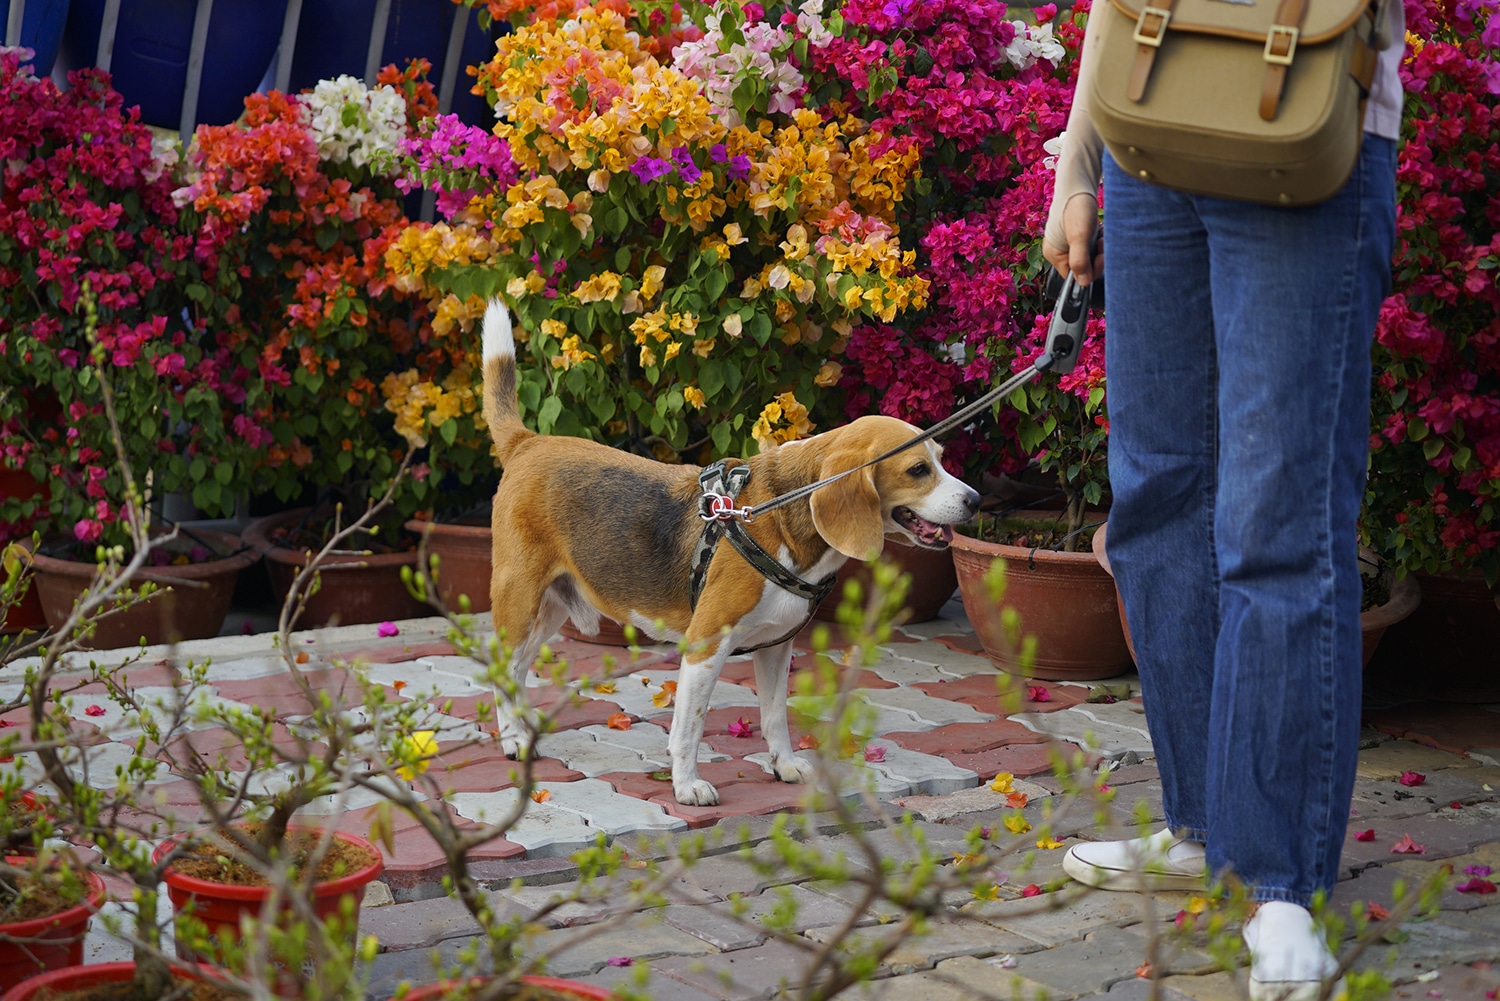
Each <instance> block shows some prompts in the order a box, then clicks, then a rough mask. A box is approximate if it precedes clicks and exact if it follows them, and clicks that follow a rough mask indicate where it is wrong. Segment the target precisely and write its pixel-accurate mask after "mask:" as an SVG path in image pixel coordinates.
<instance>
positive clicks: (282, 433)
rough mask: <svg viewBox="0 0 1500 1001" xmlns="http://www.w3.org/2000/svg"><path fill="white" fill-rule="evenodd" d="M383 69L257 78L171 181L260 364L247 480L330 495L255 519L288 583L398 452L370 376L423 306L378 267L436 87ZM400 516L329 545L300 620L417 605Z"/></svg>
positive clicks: (280, 586) (221, 299) (207, 130)
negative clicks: (251, 475)
mask: <svg viewBox="0 0 1500 1001" xmlns="http://www.w3.org/2000/svg"><path fill="white" fill-rule="evenodd" d="M381 80H382V81H385V82H382V83H380V84H378V85H377V86H375V87H373V88H367V87H365V86H364V84H362V83H360V82H359V81H357V80H355V79H354V78H352V77H341V78H339V79H338V80H325V81H322V82H320V83H319V84H318V85H317V86H316V87H315V88H313V89H312V90H311V91H309V92H308V93H305V94H301V95H294V96H287V95H282V94H279V93H274V92H273V93H271V94H264V95H261V94H252V95H251V96H250V97H248V98H246V100H245V109H246V110H245V115H244V117H243V119H242V120H241V121H240V122H236V123H234V124H230V125H224V126H203V127H201V128H200V129H199V130H198V133H197V136H196V138H195V143H194V145H193V148H192V151H191V153H190V155H189V158H188V165H187V174H186V178H185V179H186V181H187V182H188V183H186V184H185V185H184V186H183V187H182V188H181V189H180V190H179V191H178V193H177V197H178V198H179V199H180V200H183V201H190V202H191V204H192V205H193V206H194V207H195V208H196V209H197V210H198V211H200V212H202V213H203V217H204V221H203V226H202V235H201V239H200V247H201V249H202V250H203V251H204V252H205V253H209V254H211V256H212V258H213V259H214V260H215V261H217V269H216V271H215V272H214V275H213V277H214V279H215V282H214V285H213V287H212V288H211V289H208V290H206V291H205V293H204V294H205V295H206V296H208V297H209V298H210V300H211V302H212V303H213V306H214V308H215V309H216V311H218V312H219V313H221V314H222V315H223V316H224V317H225V322H226V324H227V326H228V327H229V329H230V330H231V331H232V336H233V337H234V338H235V339H236V341H237V342H238V343H241V344H244V345H248V346H250V347H251V348H252V349H253V354H254V355H255V356H256V357H257V359H258V364H259V365H260V367H261V371H262V372H263V374H264V376H265V384H264V392H262V393H260V394H258V395H257V396H256V398H255V400H254V403H255V405H256V406H257V408H258V410H259V412H260V414H261V416H262V423H261V425H260V427H259V428H258V429H257V431H258V433H259V439H258V443H259V444H261V445H262V446H263V448H262V451H261V453H260V454H261V458H262V461H261V462H260V463H259V464H258V466H257V467H256V470H255V474H256V480H255V484H254V485H255V487H256V489H259V490H264V491H266V492H269V493H271V494H273V495H274V496H275V497H276V498H278V499H280V500H281V501H283V502H285V501H292V500H295V499H296V498H299V497H303V496H308V495H311V496H312V497H314V498H315V499H316V501H317V507H318V508H319V510H317V511H315V512H312V513H311V517H308V515H309V512H307V511H300V510H299V511H296V512H295V513H282V514H278V515H272V516H270V518H269V519H267V520H264V521H262V522H260V523H257V524H256V525H253V526H251V527H250V529H248V530H247V535H249V536H251V537H253V539H254V544H255V545H256V546H257V547H258V548H260V549H261V550H262V551H264V552H265V553H266V554H267V558H268V559H269V560H270V562H271V566H270V570H271V578H272V583H273V586H274V588H275V590H276V593H277V596H278V598H279V597H281V596H284V595H285V593H286V590H287V587H288V585H289V584H290V581H291V577H292V575H293V574H294V573H295V572H296V570H298V569H300V568H301V567H302V566H304V565H305V564H306V552H307V550H308V548H309V546H310V547H311V548H312V549H314V550H316V549H321V548H322V543H323V541H324V540H326V539H327V538H328V537H329V536H330V535H331V534H333V532H334V531H337V530H338V528H339V527H342V526H341V525H338V524H336V523H335V512H334V508H335V506H336V505H337V504H338V503H339V502H343V503H344V504H345V505H346V508H347V509H349V510H355V509H362V508H363V507H364V506H365V505H366V504H368V503H369V502H370V501H371V500H373V499H374V498H376V497H378V496H380V494H381V493H382V492H383V491H384V490H385V488H386V486H387V485H388V484H389V483H390V482H391V481H392V480H393V478H394V475H395V471H396V469H397V468H398V467H399V466H400V464H401V461H402V459H403V457H404V453H405V449H404V447H403V445H404V442H403V440H402V438H401V437H400V436H399V435H397V434H396V433H395V431H394V429H393V421H392V418H391V415H390V414H389V413H388V412H387V411H386V410H385V409H384V408H383V407H382V406H381V405H380V403H381V401H380V398H379V394H378V390H377V386H378V384H379V382H380V381H381V380H382V379H383V378H384V377H385V376H386V374H387V373H388V372H390V371H391V370H393V369H394V368H395V367H396V360H397V358H398V357H400V356H401V355H403V354H405V353H408V352H411V351H412V350H414V340H413V338H414V336H415V334H414V331H415V330H417V329H419V328H421V327H422V326H424V325H425V324H426V319H425V316H424V308H423V303H422V302H421V301H420V300H411V297H409V296H408V295H407V294H406V293H405V292H403V291H402V290H401V289H399V288H396V287H394V286H392V285H391V284H390V283H389V282H388V281H387V280H386V279H385V276H384V268H383V263H382V260H383V257H384V254H385V251H386V248H387V246H389V244H390V243H391V242H392V241H393V240H395V239H396V238H397V237H398V235H399V234H400V233H401V231H402V229H403V227H404V226H405V225H406V218H405V214H404V209H403V205H402V201H401V197H400V192H398V191H397V189H396V187H395V185H394V183H393V181H392V178H391V176H390V175H391V161H392V158H393V157H394V154H395V150H396V146H397V143H398V142H399V141H400V140H401V139H402V138H403V137H404V136H405V135H406V132H407V129H408V127H409V125H410V124H411V123H414V122H416V121H418V120H420V118H421V117H422V116H424V115H427V114H430V113H431V111H432V110H433V109H434V107H435V102H434V101H433V99H432V88H431V85H430V84H428V83H427V82H426V80H425V79H424V78H423V76H422V73H421V67H420V66H418V67H412V68H410V69H409V70H408V71H406V72H404V73H403V72H398V71H397V70H396V68H395V67H393V66H391V67H386V69H385V70H383V71H382V73H381ZM409 300H410V301H409ZM398 503H400V501H399V500H398ZM407 510H408V511H409V510H410V507H408V508H407ZM401 521H402V519H401V518H400V517H398V516H395V515H394V514H393V516H392V517H391V518H389V519H388V520H387V523H386V524H385V525H383V526H380V527H381V528H383V529H384V531H383V532H382V533H380V534H379V535H375V536H372V537H370V538H368V539H366V540H364V541H365V544H364V545H361V546H357V547H356V548H355V550H354V551H351V552H348V553H341V554H330V555H329V556H328V557H327V558H326V559H325V562H324V567H323V572H324V574H325V575H326V576H327V577H328V586H327V587H325V588H323V589H322V590H321V591H320V593H319V594H317V595H315V596H313V598H312V601H311V604H310V605H309V606H308V608H307V609H306V617H305V620H304V624H306V625H310V626H312V625H322V624H325V623H327V622H329V621H332V620H333V619H335V618H336V619H337V620H338V621H340V622H343V623H346V624H347V623H355V622H371V621H377V622H378V621H382V620H385V619H392V618H410V617H413V616H416V615H420V614H421V613H422V610H421V608H420V606H419V605H417V604H416V603H415V602H413V601H412V600H411V598H410V597H409V596H408V595H407V593H406V591H405V588H404V587H403V586H402V584H401V581H400V570H401V567H403V566H410V565H412V564H413V563H414V562H415V559H416V552H415V545H414V544H407V543H406V541H405V540H404V537H403V535H402V533H401V530H400V524H401ZM345 523H347V519H346V521H345ZM294 528H295V529H296V532H295V533H294V534H295V536H296V537H287V534H286V533H287V532H289V531H291V530H292V529H294ZM288 543H289V544H288ZM370 551H373V552H370Z"/></svg>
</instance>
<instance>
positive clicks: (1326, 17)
mask: <svg viewBox="0 0 1500 1001" xmlns="http://www.w3.org/2000/svg"><path fill="white" fill-rule="evenodd" d="M1370 3H1371V0H1308V3H1307V13H1306V14H1305V15H1304V16H1303V18H1302V32H1301V35H1300V37H1299V39H1298V41H1299V43H1300V44H1302V45H1316V44H1318V43H1319V42H1326V41H1329V40H1330V39H1333V38H1337V37H1338V36H1339V35H1342V34H1343V33H1344V32H1345V31H1348V30H1349V29H1350V28H1351V27H1353V25H1354V22H1355V21H1357V20H1359V16H1360V14H1362V13H1364V11H1365V9H1366V8H1368V7H1369V6H1370ZM1110 4H1111V6H1113V7H1114V8H1115V9H1116V10H1118V11H1119V12H1120V13H1121V14H1123V15H1125V16H1126V17H1128V18H1130V20H1131V21H1135V20H1137V19H1138V18H1139V17H1140V15H1141V8H1143V7H1147V6H1160V2H1158V3H1156V4H1151V3H1149V2H1148V0H1110ZM1280 6H1281V4H1280V3H1279V2H1278V0H1177V2H1176V3H1174V4H1173V5H1172V20H1171V22H1170V23H1169V24H1168V25H1167V30H1168V31H1191V32H1195V33H1198V34H1204V35H1219V36H1222V37H1225V38H1240V39H1244V40H1245V41H1247V42H1264V41H1265V38H1266V32H1267V31H1269V30H1270V28H1271V25H1272V24H1274V23H1275V21H1276V11H1277V9H1278V8H1279V7H1280Z"/></svg>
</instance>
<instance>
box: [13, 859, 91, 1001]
mask: <svg viewBox="0 0 1500 1001" xmlns="http://www.w3.org/2000/svg"><path fill="white" fill-rule="evenodd" d="M103 903H104V880H102V879H100V878H99V876H98V875H96V874H95V873H92V872H90V871H88V870H87V869H79V868H78V867H76V866H73V865H69V864H68V863H67V862H66V860H63V861H62V862H61V864H59V860H58V859H56V858H46V857H42V856H29V857H28V856H21V855H7V856H4V858H3V860H0V992H3V991H7V990H9V989H10V988H12V987H14V986H15V985H16V984H18V983H20V982H21V981H22V980H24V979H26V978H27V977H30V976H33V975H35V974H37V973H42V972H44V971H46V970H51V969H57V968H59V967H63V966H76V965H77V964H78V963H80V962H82V960H83V939H84V936H85V935H86V934H87V932H88V924H89V918H90V917H91V916H92V915H93V914H94V912H95V911H97V910H99V907H100V905H101V904H103Z"/></svg>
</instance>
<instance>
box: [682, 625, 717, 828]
mask: <svg viewBox="0 0 1500 1001" xmlns="http://www.w3.org/2000/svg"><path fill="white" fill-rule="evenodd" d="M729 650H730V644H729V637H727V636H726V637H724V638H723V639H721V640H720V641H719V643H718V646H717V647H716V648H715V649H714V650H713V652H712V653H708V654H707V656H704V653H705V651H702V650H695V649H694V648H693V646H692V645H689V647H688V651H687V652H686V653H684V654H683V655H682V668H681V669H680V670H679V671H678V672H677V695H676V701H675V703H674V705H673V707H672V734H671V736H670V737H669V738H668V739H667V750H668V751H669V752H670V753H671V755H672V793H673V794H674V795H675V796H676V797H677V802H679V803H681V804H682V805H683V806H713V805H714V804H715V803H717V802H718V801H719V790H717V789H715V788H714V787H713V784H712V783H710V782H707V781H705V780H703V779H701V778H699V777H698V744H699V743H700V742H701V741H702V740H703V726H704V723H705V722H706V717H707V716H708V706H709V703H710V702H711V701H712V699H713V694H714V685H715V683H717V682H718V680H719V672H720V671H722V670H723V669H724V661H725V660H726V659H728V657H729Z"/></svg>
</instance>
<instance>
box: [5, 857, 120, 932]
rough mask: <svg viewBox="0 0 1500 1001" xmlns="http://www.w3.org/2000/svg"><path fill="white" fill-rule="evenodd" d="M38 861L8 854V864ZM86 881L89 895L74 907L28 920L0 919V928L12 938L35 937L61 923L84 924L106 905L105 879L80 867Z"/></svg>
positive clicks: (6, 859) (22, 864)
mask: <svg viewBox="0 0 1500 1001" xmlns="http://www.w3.org/2000/svg"><path fill="white" fill-rule="evenodd" d="M34 861H36V860H35V859H34V858H32V857H30V856H26V855H7V856H5V862H6V864H7V865H13V866H18V867H19V866H24V865H26V864H27V863H29V862H34ZM78 871H79V874H80V875H82V876H83V878H84V882H85V883H86V884H87V885H88V895H87V896H86V897H84V898H83V900H81V901H79V902H78V903H76V904H74V905H73V906H72V907H69V908H66V909H65V910H61V911H58V912H57V913H55V914H46V915H43V916H42V917H39V918H30V919H28V920H26V921H0V928H3V929H5V934H6V935H8V936H10V937H11V938H17V939H22V938H35V937H37V936H38V935H40V934H41V933H42V932H45V931H47V930H48V929H51V928H55V927H57V926H59V925H72V924H82V923H84V922H86V921H87V920H88V918H89V916H90V915H92V914H94V913H95V912H96V911H98V910H99V908H100V907H102V906H103V905H104V895H105V892H106V889H105V886H104V880H103V879H102V878H101V877H100V876H99V874H98V873H97V872H94V871H93V870H92V869H79V870H78Z"/></svg>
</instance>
